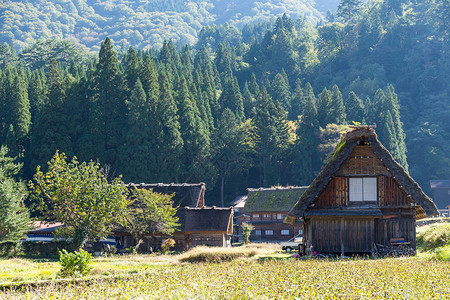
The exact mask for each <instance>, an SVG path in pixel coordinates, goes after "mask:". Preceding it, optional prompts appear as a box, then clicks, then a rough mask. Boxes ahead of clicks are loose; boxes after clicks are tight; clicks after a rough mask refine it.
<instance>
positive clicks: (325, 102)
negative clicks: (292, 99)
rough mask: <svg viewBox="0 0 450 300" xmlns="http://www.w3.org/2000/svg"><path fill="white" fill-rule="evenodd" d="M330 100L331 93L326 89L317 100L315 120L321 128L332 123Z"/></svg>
mask: <svg viewBox="0 0 450 300" xmlns="http://www.w3.org/2000/svg"><path fill="white" fill-rule="evenodd" d="M332 101H333V100H332V98H331V93H330V91H329V90H328V89H327V88H324V89H323V90H322V92H321V93H320V94H319V95H318V98H317V106H316V107H317V120H318V121H319V125H320V127H322V128H325V127H326V126H327V124H329V123H332V122H330V121H331V120H332V117H331V111H332Z"/></svg>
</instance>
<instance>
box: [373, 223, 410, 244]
mask: <svg viewBox="0 0 450 300" xmlns="http://www.w3.org/2000/svg"><path fill="white" fill-rule="evenodd" d="M392 238H404V239H405V241H407V242H409V243H411V247H412V248H413V249H416V219H415V217H414V216H409V217H408V216H402V217H396V218H390V219H376V220H375V243H377V244H381V245H389V243H390V240H391V239H392Z"/></svg>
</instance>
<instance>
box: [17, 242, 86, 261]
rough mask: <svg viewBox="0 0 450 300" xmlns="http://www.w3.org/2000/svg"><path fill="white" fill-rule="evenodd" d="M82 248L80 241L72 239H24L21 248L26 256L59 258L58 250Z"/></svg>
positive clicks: (70, 250)
mask: <svg viewBox="0 0 450 300" xmlns="http://www.w3.org/2000/svg"><path fill="white" fill-rule="evenodd" d="M79 248H80V243H77V242H74V241H72V240H56V239H55V240H52V241H50V242H43V241H38V242H36V241H23V242H21V243H20V250H21V251H22V253H23V255H24V256H26V257H33V258H36V257H37V258H57V257H58V252H59V251H61V250H67V251H69V252H72V251H75V250H77V249H79Z"/></svg>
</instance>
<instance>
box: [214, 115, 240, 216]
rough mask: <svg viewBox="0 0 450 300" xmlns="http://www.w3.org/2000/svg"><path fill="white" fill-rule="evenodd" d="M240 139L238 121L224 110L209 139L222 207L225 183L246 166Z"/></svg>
mask: <svg viewBox="0 0 450 300" xmlns="http://www.w3.org/2000/svg"><path fill="white" fill-rule="evenodd" d="M241 139H242V137H241V130H240V127H239V120H238V119H237V118H236V117H235V115H234V114H233V112H232V111H231V110H230V109H229V108H225V110H224V111H223V113H222V116H221V117H220V118H219V121H218V122H217V127H216V128H215V129H214V131H213V134H212V139H211V144H212V145H211V156H212V158H211V159H212V163H213V166H214V168H215V169H216V170H217V173H218V175H219V177H220V191H221V193H220V195H221V196H220V199H221V206H222V207H223V206H225V203H224V197H223V194H224V185H225V181H226V180H227V179H229V178H231V177H232V176H237V175H238V174H239V173H240V172H241V170H243V168H245V166H246V158H245V157H244V155H243V151H242V143H241Z"/></svg>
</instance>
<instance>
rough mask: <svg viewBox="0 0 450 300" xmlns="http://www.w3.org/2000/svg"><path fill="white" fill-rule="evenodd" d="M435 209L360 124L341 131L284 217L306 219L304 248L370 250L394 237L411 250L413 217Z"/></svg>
mask: <svg viewBox="0 0 450 300" xmlns="http://www.w3.org/2000/svg"><path fill="white" fill-rule="evenodd" d="M437 214H438V211H437V208H436V206H435V204H434V203H433V201H432V200H431V199H430V198H429V197H428V196H427V195H425V194H424V193H423V191H422V190H421V188H420V187H419V185H418V184H417V183H416V182H415V181H414V180H413V179H412V178H411V177H410V176H409V175H408V174H407V173H406V171H405V170H404V169H403V168H402V166H400V165H399V164H398V163H397V162H396V161H395V160H394V159H393V157H392V156H391V154H390V153H389V151H388V150H387V149H386V148H385V147H384V146H383V145H382V144H381V143H380V142H379V141H378V139H377V136H376V134H375V131H374V130H373V129H372V128H370V127H369V126H358V127H354V128H353V130H351V131H350V132H348V133H346V134H345V135H344V137H343V138H342V139H341V141H340V142H339V143H338V145H337V147H336V150H335V151H334V153H333V154H332V155H331V157H330V159H329V161H328V162H327V164H326V165H325V166H324V167H323V169H322V170H321V172H320V173H319V175H318V176H317V177H316V179H315V180H314V181H313V183H312V184H311V185H310V187H309V188H308V190H306V192H305V193H304V194H303V195H302V196H301V197H300V200H299V201H298V202H297V203H296V204H295V205H294V207H293V208H292V209H291V210H290V211H289V213H288V216H287V217H286V218H285V222H286V223H289V224H295V223H296V222H297V221H298V220H299V219H301V220H303V221H304V222H303V224H304V238H303V241H304V244H305V249H306V250H307V251H317V252H325V253H340V254H353V253H367V254H370V253H371V254H373V253H374V252H375V251H376V249H377V245H382V246H387V245H390V244H391V243H392V242H393V241H396V242H403V243H405V244H407V245H408V246H410V247H411V248H412V249H413V250H414V251H415V249H416V220H417V219H421V218H425V217H427V216H432V215H437Z"/></svg>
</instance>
